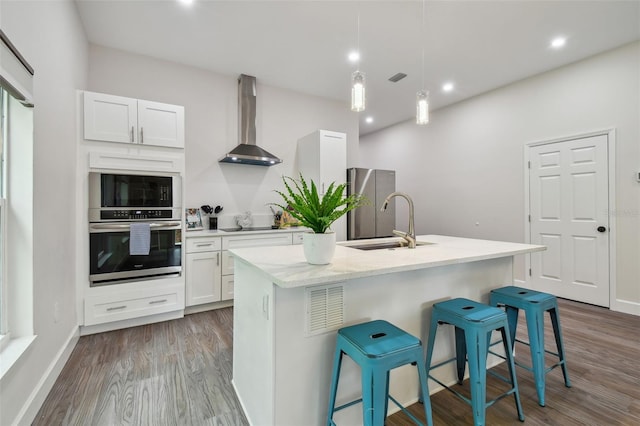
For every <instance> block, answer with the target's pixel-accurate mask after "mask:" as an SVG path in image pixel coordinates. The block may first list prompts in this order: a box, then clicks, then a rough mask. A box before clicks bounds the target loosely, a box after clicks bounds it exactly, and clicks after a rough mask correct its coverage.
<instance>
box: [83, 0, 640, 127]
mask: <svg viewBox="0 0 640 426" xmlns="http://www.w3.org/2000/svg"><path fill="white" fill-rule="evenodd" d="M76 1H77V3H78V10H79V12H80V17H81V19H82V22H83V24H84V27H85V31H86V33H87V36H88V38H89V41H90V42H91V43H94V44H98V45H103V46H108V47H113V48H116V49H122V50H126V51H130V52H133V53H137V54H142V55H148V56H152V57H156V58H161V59H166V60H170V61H174V62H179V63H183V64H187V65H192V66H196V67H200V68H204V69H208V70H211V71H215V72H217V73H220V74H225V75H230V76H237V75H239V74H241V73H244V74H249V75H253V76H256V77H257V78H258V82H259V83H260V84H266V85H271V86H277V87H283V88H287V89H291V90H295V91H299V92H303V93H308V94H312V95H317V96H322V97H327V98H331V99H336V100H339V101H341V102H344V103H345V105H348V103H349V102H350V74H351V72H353V71H354V70H355V69H356V68H355V65H353V64H351V63H349V61H348V60H347V55H348V53H349V52H350V51H351V50H354V49H355V48H356V47H357V38H358V37H357V30H356V28H357V25H356V22H357V17H358V14H359V15H360V51H361V57H362V59H361V63H360V70H361V71H363V72H364V73H365V74H366V79H367V86H366V88H367V108H366V111H365V112H362V113H359V114H360V120H361V121H360V133H361V134H366V133H369V132H371V131H375V130H379V129H381V128H383V127H386V126H389V125H391V124H394V123H397V122H400V121H404V120H407V119H410V118H411V117H413V116H414V114H415V94H416V91H418V90H420V89H421V86H422V65H421V52H422V48H423V46H424V49H425V72H424V81H425V86H426V87H425V88H426V89H427V90H429V91H430V104H431V109H432V110H434V109H437V108H442V107H443V106H446V105H449V104H452V103H455V102H458V101H461V100H463V99H466V98H469V97H472V96H475V95H478V94H480V93H483V92H487V91H489V90H492V89H495V88H497V87H500V86H503V85H505V84H508V83H511V82H514V81H517V80H521V79H523V78H526V77H529V76H532V75H535V74H538V73H541V72H544V71H547V70H550V69H553V68H557V67H559V66H562V65H565V64H568V63H571V62H574V61H577V60H580V59H582V58H585V57H588V56H591V55H594V54H597V53H599V52H602V51H605V50H608V49H611V48H614V47H617V46H620V45H623V44H626V43H628V42H631V41H633V40H638V39H640V0H626V1H613V0H600V1H575V0H564V1H543V0H538V1H520V0H500V1H494V0H485V1H483V0H471V1H455V0H448V1H434V0H427V1H426V3H425V22H426V25H425V27H424V28H425V29H424V35H425V36H424V38H422V37H421V32H422V28H423V27H422V26H421V22H422V21H421V17H422V6H423V4H422V2H421V1H420V0H412V1H407V0H387V1H376V0H368V1H367V0H361V1H358V2H356V1H337V0H334V1H327V0H325V1H317V0H316V1H310V0H297V1H271V0H261V1H243V0H236V1H214V0H193V4H192V5H191V6H188V7H187V6H185V5H183V4H181V3H179V2H178V1H176V0H137V1H130V0H111V1H104V0H76ZM558 35H563V36H565V37H567V44H566V47H565V48H563V49H562V50H553V49H551V48H550V47H549V43H550V41H551V39H552V38H554V37H556V36H558ZM398 72H403V73H405V74H407V75H408V77H407V78H405V79H403V80H401V81H400V82H398V83H392V82H390V81H388V78H389V77H391V76H392V75H394V74H396V73H398ZM447 81H452V82H454V83H455V89H454V90H453V91H452V92H450V93H444V92H443V91H442V89H441V86H442V84H443V83H444V82H447ZM353 114H356V113H353ZM366 116H372V117H373V118H374V120H375V121H374V123H373V124H366V123H365V122H364V117H366Z"/></svg>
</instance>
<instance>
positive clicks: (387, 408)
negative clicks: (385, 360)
mask: <svg viewBox="0 0 640 426" xmlns="http://www.w3.org/2000/svg"><path fill="white" fill-rule="evenodd" d="M389 373H390V372H389V371H387V381H386V383H387V386H386V389H385V391H384V394H385V398H384V415H385V417H386V416H387V413H388V412H389Z"/></svg>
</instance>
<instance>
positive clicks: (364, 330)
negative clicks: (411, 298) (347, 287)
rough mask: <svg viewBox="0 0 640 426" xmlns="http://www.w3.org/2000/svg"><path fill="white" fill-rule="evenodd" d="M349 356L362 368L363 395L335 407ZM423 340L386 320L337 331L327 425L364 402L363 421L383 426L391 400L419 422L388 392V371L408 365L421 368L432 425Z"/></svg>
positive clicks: (428, 416)
mask: <svg viewBox="0 0 640 426" xmlns="http://www.w3.org/2000/svg"><path fill="white" fill-rule="evenodd" d="M343 354H346V355H348V356H349V357H350V358H351V359H352V360H353V361H354V362H355V363H356V364H358V365H359V366H360V369H361V371H362V373H361V374H362V398H360V399H357V400H355V401H351V402H349V403H347V404H344V405H341V406H339V407H336V406H335V404H336V393H337V391H338V379H339V378H340V367H341V365H342V355H343ZM422 357H423V352H422V343H421V342H420V339H418V338H417V337H414V336H412V335H411V334H409V333H406V332H404V331H403V330H401V329H399V328H398V327H396V326H394V325H392V324H390V323H388V322H387V321H382V320H377V321H370V322H366V323H363V324H357V325H352V326H350V327H344V328H341V329H340V330H338V337H337V341H336V352H335V357H334V360H333V374H332V378H331V394H330V396H329V411H328V415H327V425H328V426H335V423H334V421H333V413H334V412H336V411H339V410H342V409H343V408H347V407H350V406H352V405H354V404H357V403H359V402H362V413H363V424H364V425H365V426H382V425H384V420H385V418H386V416H387V408H388V404H389V399H391V400H392V401H393V402H394V403H395V404H396V405H397V406H398V407H400V409H401V410H402V411H403V412H404V413H405V414H407V415H408V416H409V417H410V418H411V419H412V420H413V421H414V422H415V423H416V424H418V425H422V423H420V421H419V420H418V419H417V418H416V417H415V416H414V415H413V414H411V413H410V412H409V411H408V410H406V409H405V408H404V407H403V406H402V405H401V404H400V403H399V402H398V401H396V400H395V399H394V398H393V397H392V396H391V395H389V371H391V370H393V369H394V368H397V367H400V366H402V365H406V364H413V365H416V366H417V367H418V375H419V378H420V391H421V394H422V395H426V396H427V397H426V399H425V401H424V414H425V418H426V419H427V424H428V425H430V426H431V425H433V420H432V418H431V402H430V400H429V391H428V388H427V376H426V371H425V369H424V365H422Z"/></svg>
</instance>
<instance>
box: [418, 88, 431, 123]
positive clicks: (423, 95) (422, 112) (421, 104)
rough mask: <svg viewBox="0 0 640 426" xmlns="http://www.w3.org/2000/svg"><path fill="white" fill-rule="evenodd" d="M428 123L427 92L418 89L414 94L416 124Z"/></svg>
mask: <svg viewBox="0 0 640 426" xmlns="http://www.w3.org/2000/svg"><path fill="white" fill-rule="evenodd" d="M427 123H429V97H428V93H427V92H425V91H424V90H420V91H419V92H418V93H417V95H416V124H419V125H421V126H423V125H425V124H427Z"/></svg>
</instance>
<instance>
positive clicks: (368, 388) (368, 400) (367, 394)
mask: <svg viewBox="0 0 640 426" xmlns="http://www.w3.org/2000/svg"><path fill="white" fill-rule="evenodd" d="M361 368H362V424H363V425H364V426H373V407H374V405H373V404H374V402H373V370H372V369H370V368H366V367H362V366H361Z"/></svg>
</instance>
